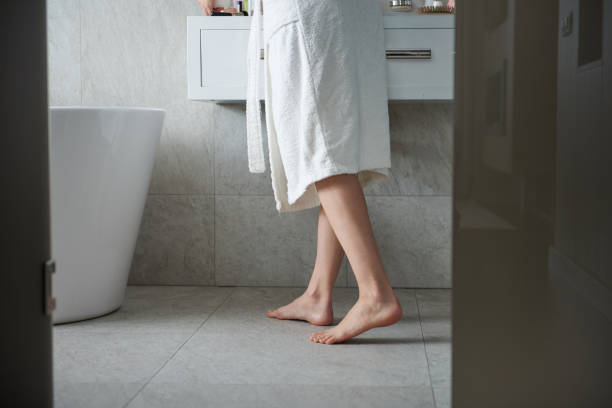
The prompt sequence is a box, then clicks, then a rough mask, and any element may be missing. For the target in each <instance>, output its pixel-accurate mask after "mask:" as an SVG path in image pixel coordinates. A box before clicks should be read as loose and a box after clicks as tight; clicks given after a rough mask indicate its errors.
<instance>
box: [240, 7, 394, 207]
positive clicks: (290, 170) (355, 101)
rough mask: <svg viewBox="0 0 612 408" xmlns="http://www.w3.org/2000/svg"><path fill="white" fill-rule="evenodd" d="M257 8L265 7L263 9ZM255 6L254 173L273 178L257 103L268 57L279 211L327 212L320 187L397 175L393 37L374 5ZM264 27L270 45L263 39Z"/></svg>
mask: <svg viewBox="0 0 612 408" xmlns="http://www.w3.org/2000/svg"><path fill="white" fill-rule="evenodd" d="M254 3H257V1H254ZM259 6H260V5H259V4H256V5H255V7H254V10H253V11H254V13H255V15H254V16H253V17H252V18H253V21H252V24H251V33H250V39H249V58H248V60H249V63H248V67H249V73H248V80H249V84H248V95H247V139H248V159H249V169H250V171H251V172H260V171H264V170H265V163H264V157H263V156H264V154H263V145H262V126H261V116H260V110H259V101H258V99H257V87H258V80H259V74H260V73H259V55H260V54H259V53H260V52H259V50H260V49H264V50H265V63H264V78H265V88H264V89H265V102H266V126H267V136H268V150H269V155H270V169H271V176H272V186H273V189H274V196H275V199H276V208H277V210H278V211H279V212H286V211H296V210H301V209H305V208H310V207H314V206H316V205H318V204H319V199H318V194H317V191H316V185H315V184H314V183H315V182H316V181H319V180H322V179H324V178H326V177H329V176H332V175H336V174H344V173H353V174H357V175H358V179H359V181H360V183H361V185H362V186H363V187H365V186H366V185H368V184H370V183H373V182H376V181H379V180H383V179H385V178H387V177H388V175H389V168H390V167H391V154H390V137H389V116H388V110H387V102H388V100H387V81H386V65H385V51H384V31H383V24H382V13H381V10H380V7H379V4H378V3H377V2H375V1H373V0H300V1H298V0H264V1H263V6H264V7H265V10H264V12H263V19H261V13H259V10H260V7H259ZM262 24H263V41H261V40H260V39H259V33H260V31H259V30H260V29H261V28H262Z"/></svg>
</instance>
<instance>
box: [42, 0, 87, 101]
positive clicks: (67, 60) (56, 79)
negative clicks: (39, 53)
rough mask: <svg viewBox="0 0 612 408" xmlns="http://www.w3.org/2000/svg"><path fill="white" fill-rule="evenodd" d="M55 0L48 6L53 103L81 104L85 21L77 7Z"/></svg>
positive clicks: (50, 79)
mask: <svg viewBox="0 0 612 408" xmlns="http://www.w3.org/2000/svg"><path fill="white" fill-rule="evenodd" d="M68 3H69V2H66V3H63V2H59V1H54V2H51V3H50V4H49V7H48V14H47V15H48V16H49V17H48V19H47V59H48V72H49V79H48V84H49V105H51V106H68V105H80V104H81V37H80V35H81V26H80V24H81V22H80V15H79V7H78V2H77V3H76V10H73V9H71V8H69V7H68V6H67V5H66V4H68Z"/></svg>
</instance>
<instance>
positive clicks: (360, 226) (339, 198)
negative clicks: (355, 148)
mask: <svg viewBox="0 0 612 408" xmlns="http://www.w3.org/2000/svg"><path fill="white" fill-rule="evenodd" d="M315 184H316V187H317V192H318V194H319V199H320V201H321V206H322V207H323V209H324V210H325V214H326V215H327V218H328V220H329V223H330V224H331V226H332V229H333V230H334V232H335V233H336V237H337V238H338V240H339V241H340V244H341V245H342V248H344V251H345V252H346V256H347V258H348V260H349V262H350V264H351V267H352V269H353V272H354V273H355V278H356V279H357V285H358V286H359V298H358V300H357V303H355V305H354V306H353V307H352V308H351V310H349V312H348V313H347V315H346V316H345V317H344V319H342V321H341V322H340V323H339V324H338V325H337V326H335V327H332V328H331V329H327V330H323V331H320V332H316V333H313V334H312V336H311V337H310V340H312V341H314V342H317V343H325V344H332V343H340V342H343V341H345V340H347V339H350V338H351V337H354V336H357V335H358V334H360V333H363V332H364V331H366V330H369V329H371V328H374V327H380V326H389V325H391V324H394V323H396V322H397V321H398V320H400V319H401V317H402V308H401V306H400V304H399V302H398V301H397V298H396V297H395V294H394V293H393V289H391V285H390V283H389V279H388V278H387V274H386V273H385V270H384V267H383V264H382V260H381V258H380V254H379V253H378V247H377V245H376V239H375V238H374V233H373V231H372V225H371V224H370V218H369V216H368V210H367V206H366V202H365V197H364V195H363V190H362V188H361V184H359V180H358V179H357V175H356V174H340V175H336V176H331V177H328V178H326V179H324V180H321V181H319V182H317V183H315Z"/></svg>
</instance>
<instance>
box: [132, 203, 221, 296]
mask: <svg viewBox="0 0 612 408" xmlns="http://www.w3.org/2000/svg"><path fill="white" fill-rule="evenodd" d="M213 205H214V203H213V198H212V197H209V196H199V195H195V196H188V195H151V196H149V197H148V200H147V204H146V207H145V211H144V215H143V220H142V225H141V227H140V234H139V237H138V242H137V245H136V251H135V253H134V259H133V262H132V269H131V271H130V278H129V283H130V284H147V285H151V284H170V285H172V284H174V285H214V284H215V278H214V273H213V250H214V246H213V245H214V242H213V239H214V238H213V237H214V234H213V228H214V224H213Z"/></svg>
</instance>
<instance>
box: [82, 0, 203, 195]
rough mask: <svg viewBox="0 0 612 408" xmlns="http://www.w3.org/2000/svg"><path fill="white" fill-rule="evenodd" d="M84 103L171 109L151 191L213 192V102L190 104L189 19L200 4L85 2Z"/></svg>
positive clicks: (188, 0) (183, 0) (159, 0)
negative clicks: (187, 18)
mask: <svg viewBox="0 0 612 408" xmlns="http://www.w3.org/2000/svg"><path fill="white" fill-rule="evenodd" d="M81 8H82V17H81V18H82V22H83V23H82V26H83V29H82V75H83V91H82V92H83V103H84V104H86V105H119V106H151V107H158V108H164V109H166V111H167V115H166V120H165V124H164V131H163V135H162V138H161V143H160V147H159V149H158V153H157V157H156V162H155V168H154V171H153V179H152V182H151V190H150V192H151V193H154V194H206V195H211V194H213V192H214V180H213V138H212V133H211V131H212V128H213V125H214V123H213V109H214V104H212V103H209V102H198V101H189V100H187V76H186V75H187V74H186V41H185V36H186V17H187V16H188V15H198V14H201V10H200V8H199V6H198V4H197V2H195V1H192V0H174V1H171V2H168V1H163V0H153V1H149V2H147V4H142V3H141V2H134V1H127V2H126V1H119V0H99V1H95V2H94V1H85V2H82V4H81Z"/></svg>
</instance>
